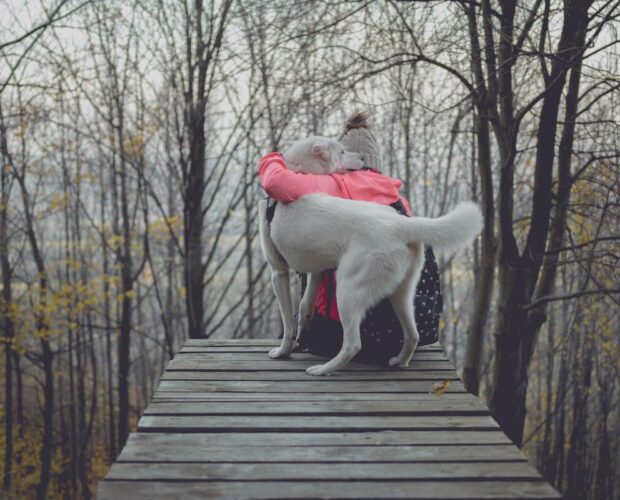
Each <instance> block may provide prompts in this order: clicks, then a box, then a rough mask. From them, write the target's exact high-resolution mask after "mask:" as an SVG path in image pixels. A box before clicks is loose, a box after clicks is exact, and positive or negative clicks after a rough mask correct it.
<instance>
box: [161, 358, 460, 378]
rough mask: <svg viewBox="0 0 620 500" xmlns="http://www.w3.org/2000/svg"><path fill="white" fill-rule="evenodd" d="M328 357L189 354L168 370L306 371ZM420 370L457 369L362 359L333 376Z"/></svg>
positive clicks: (434, 363)
mask: <svg viewBox="0 0 620 500" xmlns="http://www.w3.org/2000/svg"><path fill="white" fill-rule="evenodd" d="M324 361H325V360H320V359H318V358H314V359H308V360H301V359H300V360H290V359H269V358H265V359H257V360H252V361H248V360H237V361H234V360H230V361H225V360H222V359H204V358H203V359H200V358H198V359H188V358H187V357H185V356H177V357H175V358H174V359H173V360H172V361H170V363H169V364H168V371H173V370H186V371H235V372H237V371H238V372H247V371H265V370H271V371H282V370H284V371H299V372H304V371H305V370H306V368H308V367H310V366H313V365H317V364H321V363H322V362H324ZM416 370H454V368H453V367H452V363H450V362H449V361H417V362H415V361H414V362H413V363H412V364H411V365H410V366H409V367H408V368H391V367H389V366H387V365H386V366H379V365H377V366H371V365H362V364H359V363H350V364H348V365H346V366H345V367H344V368H342V370H340V371H338V372H336V373H333V374H331V375H330V377H331V378H337V377H338V376H339V374H341V373H346V372H354V371H358V372H359V371H365V372H372V371H375V372H382V371H384V372H392V373H394V372H406V371H416Z"/></svg>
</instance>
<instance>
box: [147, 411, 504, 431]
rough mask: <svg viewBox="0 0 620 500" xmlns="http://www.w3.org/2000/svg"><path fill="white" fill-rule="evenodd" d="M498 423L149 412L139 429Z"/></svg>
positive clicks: (489, 424)
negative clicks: (210, 415)
mask: <svg viewBox="0 0 620 500" xmlns="http://www.w3.org/2000/svg"><path fill="white" fill-rule="evenodd" d="M497 428H498V425H497V423H496V422H495V421H494V420H493V419H492V418H491V417H487V416H433V417H417V416H416V417H392V416H387V417H386V416H381V417H376V416H369V417H357V416H346V417H339V416H326V417H321V418H316V417H294V416H292V417H282V416H229V417H226V418H221V417H208V416H204V417H193V416H188V417H183V416H161V417H160V416H149V415H146V416H144V417H142V418H141V419H140V421H139V422H138V431H143V432H213V431H220V432H232V431H237V432H247V431H258V430H272V431H283V430H288V431H298V432H299V431H307V430H315V431H316V430H323V431H331V432H347V431H352V430H355V431H362V430H379V429H391V430H399V429H402V430H437V431H442V432H445V431H448V430H452V429H470V430H488V429H490V430H494V429H497Z"/></svg>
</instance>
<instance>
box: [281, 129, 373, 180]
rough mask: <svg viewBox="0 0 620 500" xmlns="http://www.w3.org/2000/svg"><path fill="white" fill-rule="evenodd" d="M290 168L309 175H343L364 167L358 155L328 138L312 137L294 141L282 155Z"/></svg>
mask: <svg viewBox="0 0 620 500" xmlns="http://www.w3.org/2000/svg"><path fill="white" fill-rule="evenodd" d="M282 156H283V157H284V160H285V161H286V164H287V166H288V168H289V169H290V170H292V171H294V172H304V173H308V174H342V173H345V172H346V171H347V170H359V169H360V168H362V167H363V166H364V162H363V159H362V158H361V157H360V155H358V154H357V153H352V152H351V151H347V150H346V149H345V148H344V146H343V145H342V144H340V143H339V142H338V141H336V140H335V139H330V138H328V137H320V136H311V137H306V138H304V139H299V140H297V141H294V142H293V143H292V144H291V145H290V146H289V147H288V148H287V149H286V151H284V153H282Z"/></svg>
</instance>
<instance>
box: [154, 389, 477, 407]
mask: <svg viewBox="0 0 620 500" xmlns="http://www.w3.org/2000/svg"><path fill="white" fill-rule="evenodd" d="M398 397H400V396H398ZM437 397H442V398H444V397H464V398H468V399H469V398H472V397H474V396H472V395H471V394H468V393H465V392H447V393H445V394H442V395H438V394H430V393H427V392H420V393H408V394H407V400H408V401H425V400H426V399H421V398H437ZM153 400H154V401H169V402H172V401H174V402H179V403H185V402H188V401H193V402H198V401H204V402H208V401H394V395H393V393H385V394H384V393H381V392H378V393H363V392H352V393H346V392H332V393H323V392H305V393H286V392H274V393H270V392H204V391H200V392H175V391H162V392H155V394H154V395H153ZM481 404H482V403H481ZM483 406H484V405H483Z"/></svg>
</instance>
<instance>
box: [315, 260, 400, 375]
mask: <svg viewBox="0 0 620 500" xmlns="http://www.w3.org/2000/svg"><path fill="white" fill-rule="evenodd" d="M390 256H391V257H392V258H391V259H389V260H387V259H385V260H383V263H382V264H383V265H377V260H376V259H377V254H372V256H371V255H369V254H368V253H367V252H365V251H364V252H363V253H362V252H358V253H351V254H349V255H347V256H346V257H343V259H342V260H341V261H340V267H338V270H337V271H336V298H337V300H338V312H339V313H340V321H341V322H342V330H343V338H342V347H341V348H340V352H339V353H338V354H337V355H336V356H335V357H334V358H333V359H331V360H329V361H328V362H327V363H325V364H323V365H315V366H311V367H310V368H308V369H307V370H306V373H308V374H309V375H327V374H328V373H331V372H333V371H336V370H339V369H340V368H342V367H343V366H345V365H346V364H347V363H348V362H349V361H351V359H353V357H354V356H355V355H356V354H357V352H358V351H359V350H360V349H361V348H362V341H361V338H360V323H361V321H362V319H363V317H364V314H366V311H367V310H368V309H370V308H371V307H372V306H374V305H375V304H376V303H377V302H379V300H381V299H382V298H384V297H386V296H388V295H389V294H391V293H392V292H393V291H394V289H395V288H396V287H397V286H398V283H399V282H400V277H401V276H402V275H403V274H404V273H405V271H406V266H407V263H408V258H407V257H408V256H409V255H408V252H407V253H405V252H402V253H394V254H391V255H390Z"/></svg>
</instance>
